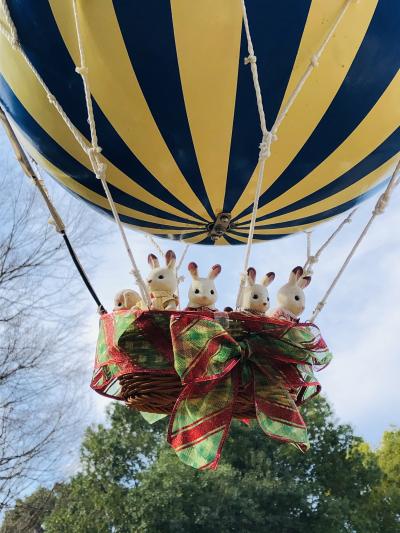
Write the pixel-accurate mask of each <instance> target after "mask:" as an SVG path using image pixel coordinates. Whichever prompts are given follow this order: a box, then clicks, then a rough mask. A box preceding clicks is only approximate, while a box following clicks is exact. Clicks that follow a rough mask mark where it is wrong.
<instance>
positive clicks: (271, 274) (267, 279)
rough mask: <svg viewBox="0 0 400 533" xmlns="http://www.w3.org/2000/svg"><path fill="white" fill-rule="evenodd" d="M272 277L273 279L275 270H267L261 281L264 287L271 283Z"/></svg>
mask: <svg viewBox="0 0 400 533" xmlns="http://www.w3.org/2000/svg"><path fill="white" fill-rule="evenodd" d="M274 279H275V272H268V274H266V275H265V276H264V277H263V279H262V281H261V283H262V284H263V285H264V287H268V285H269V284H270V283H272V282H273V281H274Z"/></svg>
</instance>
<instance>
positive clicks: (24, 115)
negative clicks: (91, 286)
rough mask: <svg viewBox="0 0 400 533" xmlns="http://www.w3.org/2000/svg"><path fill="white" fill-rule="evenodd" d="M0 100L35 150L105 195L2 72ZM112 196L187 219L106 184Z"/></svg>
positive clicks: (163, 214)
mask: <svg viewBox="0 0 400 533" xmlns="http://www.w3.org/2000/svg"><path fill="white" fill-rule="evenodd" d="M0 101H1V105H2V106H3V107H4V109H5V110H6V111H7V112H8V113H9V114H10V115H11V116H12V118H13V119H14V120H15V122H16V123H17V124H18V125H19V127H20V128H21V130H22V131H23V132H24V133H25V135H26V136H27V137H28V138H29V139H30V142H31V143H32V145H33V146H34V148H36V150H37V151H38V152H39V153H41V154H42V155H43V157H45V158H46V159H47V160H48V161H49V162H50V163H52V164H53V165H54V166H56V167H58V168H61V169H62V171H63V172H64V173H65V174H67V176H70V177H72V178H73V179H74V180H75V181H77V182H78V183H80V184H82V185H83V186H85V187H87V188H88V189H90V190H92V191H93V192H95V193H97V194H100V195H102V196H103V197H104V196H105V194H104V190H103V187H102V185H101V182H100V180H98V179H97V178H96V176H95V175H94V174H93V172H91V171H90V170H88V169H87V168H86V167H85V166H83V165H82V164H81V163H79V161H77V160H76V159H74V158H73V157H72V156H71V155H70V154H69V153H68V152H66V151H65V150H64V149H63V148H62V147H61V146H60V145H59V144H57V143H56V142H55V141H54V139H52V138H51V137H50V136H49V135H48V134H47V133H46V132H45V131H44V130H43V129H42V128H41V127H40V126H39V124H38V123H37V122H36V121H35V120H34V119H33V118H32V117H31V115H29V113H28V112H27V111H26V109H25V108H24V107H23V105H22V104H21V103H20V101H19V100H18V99H17V97H16V96H15V94H14V93H13V92H12V90H11V89H10V87H9V86H8V84H7V83H6V81H5V79H4V78H3V76H1V75H0ZM109 188H110V191H111V194H112V197H113V199H114V201H115V202H116V203H119V204H121V205H126V206H129V207H130V208H132V209H137V210H138V211H141V212H143V213H147V214H149V215H153V216H156V217H161V218H166V219H170V220H171V221H176V222H178V221H179V222H187V219H186V218H185V217H184V216H182V217H178V216H176V215H171V214H170V213H166V212H164V211H162V210H161V209H157V208H155V207H153V206H151V205H149V204H147V203H145V202H142V201H141V200H139V199H138V198H135V197H133V196H131V195H129V194H127V193H125V192H123V191H121V190H120V189H118V188H116V187H114V186H113V185H111V184H109ZM190 224H194V225H198V226H204V224H202V223H201V222H190Z"/></svg>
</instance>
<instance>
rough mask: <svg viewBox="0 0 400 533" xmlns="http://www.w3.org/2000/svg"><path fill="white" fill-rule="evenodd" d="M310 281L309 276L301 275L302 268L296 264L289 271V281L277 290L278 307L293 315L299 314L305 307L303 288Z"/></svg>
mask: <svg viewBox="0 0 400 533" xmlns="http://www.w3.org/2000/svg"><path fill="white" fill-rule="evenodd" d="M310 282H311V277H310V276H305V277H303V269H302V268H301V267H300V266H298V267H296V268H294V269H293V270H292V272H291V273H290V277H289V281H288V283H286V285H283V287H281V288H280V289H279V291H278V294H277V299H278V303H279V305H280V307H282V308H283V309H286V310H287V311H290V312H291V313H293V314H294V315H295V316H299V315H301V313H302V312H303V311H304V309H305V302H306V300H305V296H304V292H303V289H305V288H306V287H307V286H308V285H309V284H310Z"/></svg>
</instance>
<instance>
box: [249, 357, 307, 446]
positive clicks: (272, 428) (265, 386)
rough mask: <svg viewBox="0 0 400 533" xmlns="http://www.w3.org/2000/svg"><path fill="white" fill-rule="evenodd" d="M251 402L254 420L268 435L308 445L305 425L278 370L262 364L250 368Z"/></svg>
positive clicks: (298, 444) (295, 443)
mask: <svg viewBox="0 0 400 533" xmlns="http://www.w3.org/2000/svg"><path fill="white" fill-rule="evenodd" d="M254 370H255V371H254V402H255V409H256V416H257V421H258V423H259V424H260V427H261V429H262V430H263V431H264V433H265V434H266V435H268V437H270V438H273V439H276V440H279V441H282V442H289V443H291V444H293V445H294V446H296V448H299V449H300V450H301V451H303V452H305V451H307V450H308V449H309V447H310V444H309V439H308V435H307V427H306V424H305V423H304V420H303V417H302V416H301V414H300V411H299V409H298V407H297V405H296V403H295V402H294V400H293V398H292V396H291V394H290V392H289V391H288V390H287V389H286V387H285V386H284V383H283V382H282V380H281V377H280V375H279V371H278V370H276V369H274V367H273V366H272V365H271V366H268V369H267V368H266V366H265V365H263V369H262V370H261V369H259V368H257V367H256V368H255V369H254Z"/></svg>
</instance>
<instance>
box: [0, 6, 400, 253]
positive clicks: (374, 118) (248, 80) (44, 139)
mask: <svg viewBox="0 0 400 533" xmlns="http://www.w3.org/2000/svg"><path fill="white" fill-rule="evenodd" d="M345 4H346V2H345V0H329V1H327V0H312V1H311V0H280V1H279V2H277V1H273V0H247V11H248V18H249V25H250V30H251V34H252V38H253V43H254V48H255V54H256V56H257V66H258V72H259V80H260V86H261V92H262V96H263V102H264V109H265V114H266V120H267V126H268V128H271V127H272V125H273V123H274V121H275V119H276V117H277V116H278V114H279V112H280V110H282V109H283V108H284V106H285V105H286V103H287V102H288V99H289V97H290V95H291V94H292V93H293V90H294V88H295V87H296V84H297V83H298V81H299V79H300V78H301V76H302V75H303V73H304V72H305V70H306V69H307V67H308V65H309V64H310V61H311V58H312V57H313V54H314V53H315V51H316V50H317V49H318V47H319V46H320V45H321V42H322V41H323V40H324V38H325V36H326V35H327V34H328V32H329V30H330V28H331V27H332V24H333V23H334V21H335V20H336V18H337V17H338V14H339V13H340V11H341V10H342V9H343V6H344V5H345ZM7 5H8V9H9V13H10V15H11V17H12V20H13V23H14V24H15V27H16V29H17V33H18V41H19V43H20V45H21V47H22V49H23V50H24V52H25V53H26V55H27V57H28V58H29V60H30V61H31V63H32V65H33V67H34V68H35V69H36V71H37V72H38V73H39V74H40V76H41V77H42V79H43V80H44V82H45V84H46V85H47V87H48V89H49V91H50V92H51V93H52V94H53V95H54V96H55V97H56V99H57V101H58V102H59V103H60V105H61V106H62V108H63V109H64V111H65V113H66V114H67V115H68V117H69V118H70V120H71V121H72V123H73V124H74V125H75V127H76V128H77V129H78V130H79V131H80V132H81V133H82V134H83V135H84V136H85V137H86V138H87V139H88V141H89V140H90V131H89V125H88V121H87V111H86V105H85V98H84V91H83V85H82V79H81V77H80V75H79V74H77V73H76V71H75V67H76V66H77V65H79V64H80V61H79V50H78V44H77V34H76V27H75V21H74V14H73V4H72V1H70V0H35V1H34V2H32V1H31V0H8V1H7ZM0 13H1V8H0ZM78 13H79V18H80V24H81V31H82V40H83V41H82V42H83V45H84V50H85V55H86V62H87V66H88V75H89V80H90V88H91V93H92V98H93V108H94V116H95V121H96V126H97V133H98V139H99V145H100V146H101V147H102V158H103V160H104V162H105V163H106V165H107V181H108V183H109V187H110V190H111V194H112V196H113V199H114V201H115V203H116V205H117V209H118V211H119V213H120V216H121V219H122V221H123V222H124V223H126V224H128V225H131V226H133V227H134V228H136V229H139V230H142V231H145V232H149V233H152V234H154V235H158V236H163V237H170V238H174V239H183V240H186V241H190V242H194V243H202V244H214V243H216V244H241V243H243V242H246V238H247V233H248V230H249V222H250V217H251V213H252V204H253V200H254V192H255V186H256V181H257V166H258V151H259V148H258V145H259V143H260V140H261V139H260V138H261V134H260V123H259V116H258V111H257V105H256V99H255V93H254V87H253V80H252V76H251V71H250V67H249V65H245V64H244V58H245V57H246V56H247V55H248V52H247V41H246V35H245V32H244V27H243V16H242V6H241V1H240V0H171V1H167V0H141V1H139V0H131V1H127V0H114V1H112V0H79V1H78ZM1 17H2V18H1V25H2V28H3V30H5V32H7V31H9V27H8V26H9V25H8V22H7V19H6V17H5V15H4V13H1ZM399 28H400V2H399V0H379V1H378V0H362V1H360V2H354V1H351V2H350V3H349V6H348V9H347V10H346V12H345V14H344V16H343V18H342V20H341V21H340V23H339V25H338V26H337V28H336V30H335V32H334V34H333V36H332V38H331V39H330V41H329V42H328V44H327V46H326V49H325V50H324V52H323V54H322V56H321V58H320V60H319V65H318V66H316V67H315V68H314V69H313V71H312V73H311V75H310V77H309V78H308V79H307V81H306V83H305V84H304V86H303V87H302V89H301V91H300V93H299V95H298V97H297V98H296V100H295V101H294V103H293V105H292V106H291V108H290V111H289V113H288V114H287V116H286V117H285V119H284V121H283V122H282V125H281V127H280V129H279V134H278V139H277V140H276V141H275V142H273V144H272V153H271V157H270V158H269V159H268V160H267V162H266V166H265V174H264V180H263V185H262V191H261V197H260V202H259V207H258V211H257V220H256V229H255V241H256V242H257V241H259V242H260V241H264V240H268V239H275V238H278V237H283V236H285V235H288V234H292V233H294V232H297V231H301V230H305V229H307V228H310V227H312V226H313V225H315V224H318V223H320V222H323V221H324V220H327V219H330V218H331V217H334V216H335V215H337V214H339V213H342V212H344V211H346V210H347V209H349V208H351V207H353V206H354V205H355V204H356V203H358V202H360V201H361V200H363V199H365V198H366V197H368V196H369V195H371V194H374V193H376V192H377V190H378V189H379V188H381V187H382V186H384V184H385V183H386V181H387V179H388V178H389V176H390V175H391V172H392V171H393V168H394V166H395V163H396V158H398V153H399V150H400V128H399V124H400V75H399V64H400V38H399ZM0 102H1V106H2V107H3V109H4V110H5V112H6V114H7V116H8V118H9V120H10V122H11V124H12V126H13V128H14V130H15V132H16V134H17V136H18V138H19V140H20V142H21V143H22V145H23V146H24V148H25V149H26V150H27V152H28V153H29V154H30V155H31V156H32V157H33V158H34V159H35V160H36V161H37V162H38V163H39V164H40V165H41V166H42V167H43V168H45V169H46V170H47V171H48V172H49V173H50V174H51V175H52V176H54V178H56V179H57V180H58V181H59V182H60V183H61V184H63V185H64V186H65V187H66V188H67V189H69V190H70V191H71V192H72V193H73V194H75V195H76V196H78V197H79V198H81V199H83V200H84V201H86V202H88V203H89V204H90V205H92V206H94V207H96V208H97V209H99V210H101V211H102V212H105V213H107V214H110V208H109V205H108V202H107V200H106V198H105V195H104V192H103V189H102V187H101V183H100V182H99V180H97V179H96V177H95V175H94V174H93V172H92V169H91V165H90V161H89V159H88V157H87V155H86V154H85V153H84V152H83V151H82V149H81V147H80V146H79V144H78V143H77V142H76V140H75V139H74V137H73V136H72V134H71V132H70V130H69V129H68V128H67V127H66V125H65V123H64V121H63V120H62V118H61V117H60V115H59V114H58V112H57V111H56V109H55V108H54V106H53V105H52V104H51V102H49V99H48V98H47V97H46V92H45V90H44V88H43V86H42V85H40V83H39V81H38V79H37V78H36V77H35V75H34V73H33V72H32V69H31V68H30V66H29V65H28V64H27V62H26V61H25V59H24V58H23V56H22V55H21V53H20V51H19V50H18V49H16V47H13V46H11V45H10V43H9V41H8V40H7V39H6V37H5V36H4V35H1V36H0ZM220 213H227V214H228V215H229V217H231V219H230V225H229V227H228V228H227V231H226V232H225V234H224V235H223V236H222V237H221V238H219V239H218V240H216V241H213V240H212V239H211V238H210V233H209V230H210V228H211V227H212V226H213V224H214V223H215V220H216V217H217V216H218V215H219V214H220Z"/></svg>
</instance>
